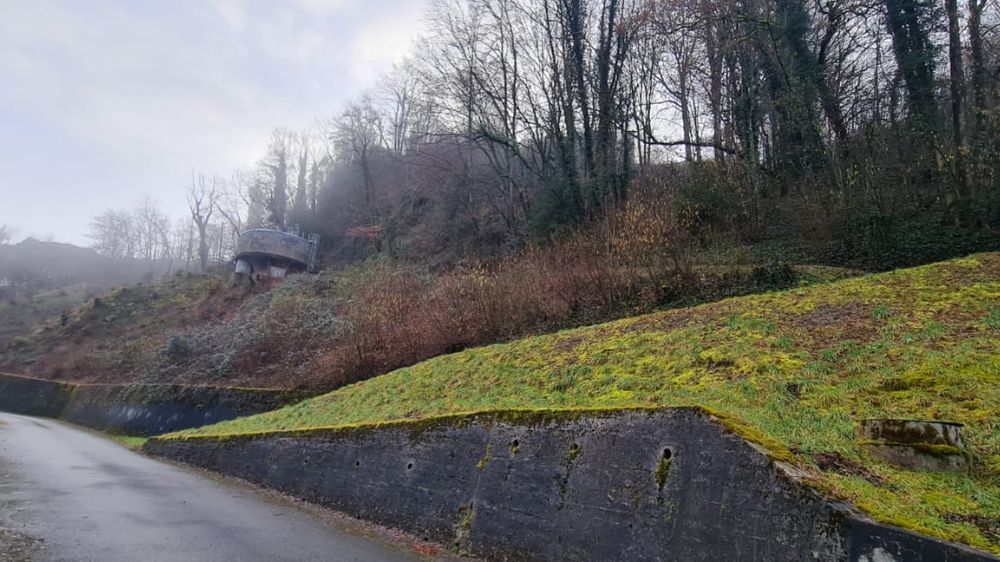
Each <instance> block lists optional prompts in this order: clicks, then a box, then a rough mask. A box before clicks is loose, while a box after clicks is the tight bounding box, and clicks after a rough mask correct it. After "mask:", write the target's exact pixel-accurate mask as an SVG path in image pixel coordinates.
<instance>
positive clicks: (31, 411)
mask: <svg viewBox="0 0 1000 562" xmlns="http://www.w3.org/2000/svg"><path fill="white" fill-rule="evenodd" d="M74 388H75V387H74V386H73V385H67V384H62V383H58V382H53V381H46V380H41V379H32V378H28V377H15V376H12V375H4V374H0V410H2V411H4V412H11V413H14V414H24V415H29V416H42V417H48V418H57V417H59V416H60V415H61V414H62V412H63V411H64V410H65V409H66V406H67V404H69V400H70V398H71V397H72V396H73V390H74Z"/></svg>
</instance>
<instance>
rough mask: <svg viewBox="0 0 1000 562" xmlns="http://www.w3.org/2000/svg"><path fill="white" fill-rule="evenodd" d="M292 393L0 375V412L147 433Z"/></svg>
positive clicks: (219, 417)
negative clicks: (48, 379)
mask: <svg viewBox="0 0 1000 562" xmlns="http://www.w3.org/2000/svg"><path fill="white" fill-rule="evenodd" d="M303 398H305V395H303V394H301V393H296V392H288V391H276V390H265V389H240V388H220V387H200V386H180V385H104V384H95V385H87V384H83V385H75V384H69V383H60V382H53V381H47V380H40V379H32V378H27V377H19V376H14V375H5V374H0V410H3V411H7V412H12V413H16V414H25V415H33V416H41V417H50V418H62V419H65V420H67V421H70V422H73V423H76V424H79V425H83V426H86V427H90V428H93V429H99V430H102V431H108V432H111V433H116V434H121V435H134V436H150V435H160V434H163V433H169V432H172V431H179V430H181V429H187V428H191V427H199V426H203V425H207V424H212V423H215V422H219V421H223V420H229V419H233V418H236V417H240V416H249V415H254V414H259V413H261V412H266V411H269V410H274V409H276V408H280V407H281V406H284V405H286V404H289V403H292V402H295V401H298V400H301V399H303Z"/></svg>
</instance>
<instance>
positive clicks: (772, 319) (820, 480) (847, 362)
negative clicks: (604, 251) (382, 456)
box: [181, 253, 1000, 553]
mask: <svg viewBox="0 0 1000 562" xmlns="http://www.w3.org/2000/svg"><path fill="white" fill-rule="evenodd" d="M998 340H1000V254H997V253H992V254H979V255H975V256H972V257H969V258H964V259H957V260H952V261H948V262H943V263H939V264H934V265H928V266H924V267H918V268H914V269H908V270H900V271H895V272H890V273H885V274H880V275H873V276H868V277H863V278H855V279H847V280H843V281H838V282H835V283H832V284H828V285H818V286H813V287H806V288H800V289H793V290H788V291H783V292H775V293H769V294H762V295H754V296H748V297H740V298H733V299H729V300H724V301H721V302H717V303H713V304H706V305H702V306H697V307H693V308H688V309H679V310H673V311H667V312H662V313H656V314H651V315H646V316H641V317H636V318H631V319H626V320H620V321H615V322H611V323H607V324H602V325H598V326H592V327H586V328H579V329H574V330H567V331H563V332H559V333H556V334H552V335H546V336H541V337H534V338H529V339H524V340H520V341H516V342H513V343H508V344H502V345H493V346H489V347H482V348H476V349H470V350H466V351H464V352H461V353H457V354H453V355H448V356H443V357H439V358H435V359H432V360H430V361H426V362H423V363H420V364H418V365H415V366H413V367H410V368H404V369H400V370H397V371H395V372H393V373H390V374H388V375H384V376H381V377H377V378H374V379H371V380H368V381H365V382H361V383H358V384H355V385H352V386H349V387H345V388H342V389H339V390H337V391H335V392H332V393H330V394H326V395H324V396H320V397H318V398H315V399H312V400H309V401H306V402H304V403H301V404H299V405H296V406H292V407H288V408H285V409H282V410H278V411H275V412H271V413H267V414H263V415H260V416H255V417H251V418H244V419H240V420H235V421H232V422H227V423H222V424H218V425H215V426H211V427H206V428H201V429H198V430H193V431H190V432H186V433H182V434H181V435H227V434H234V433H263V432H274V431H280V430H295V429H308V428H317V427H330V426H342V425H349V424H369V423H378V422H383V421H387V420H398V419H418V418H427V417H433V416H439V415H444V414H449V413H457V412H472V411H483V410H497V409H518V408H532V409H539V408H593V407H601V408H609V407H611V408H618V407H637V406H644V407H650V406H690V405H697V406H702V407H706V408H708V409H710V410H712V411H713V412H717V413H718V415H719V417H721V418H722V419H724V420H725V421H726V423H727V424H729V426H730V427H731V428H732V429H734V430H735V431H737V432H739V433H741V434H742V435H743V436H744V437H746V438H748V439H750V440H752V441H755V442H757V443H760V444H762V445H764V446H765V447H767V448H768V449H769V450H770V451H771V453H772V455H774V456H775V457H776V458H781V459H783V460H786V461H789V462H791V463H793V464H795V465H797V466H799V467H800V468H802V469H804V470H806V471H807V472H808V473H810V474H811V478H810V482H811V484H812V485H814V486H815V487H816V488H818V489H820V490H821V491H823V492H824V493H826V494H829V495H831V496H834V497H837V498H841V499H843V500H847V501H849V502H851V503H853V504H854V505H855V506H857V507H858V508H860V509H862V510H863V511H865V512H867V513H869V514H870V515H872V516H873V517H875V518H876V519H878V520H880V521H882V522H886V523H891V524H896V525H899V526H902V527H906V528H909V529H913V530H916V531H920V532H924V533H927V534H929V535H932V536H936V537H941V538H945V539H949V540H955V541H958V542H963V543H966V544H970V545H973V546H976V547H979V548H984V549H987V550H990V551H992V552H995V553H1000V422H998V419H1000V416H998V414H1000V346H998V345H997V342H998ZM868 417H899V418H928V419H929V418H933V419H943V420H952V421H957V422H961V423H964V424H965V425H966V428H965V440H966V443H967V446H968V448H969V452H970V454H971V460H972V469H971V471H970V473H969V474H968V475H959V474H943V473H928V472H909V471H904V470H900V469H896V468H893V467H892V466H890V465H887V464H884V463H881V462H876V461H874V460H872V459H871V458H870V457H868V456H867V455H866V454H865V453H864V452H863V451H862V449H861V448H860V446H859V444H858V442H857V441H856V438H855V435H854V429H855V423H856V420H858V419H862V418H868Z"/></svg>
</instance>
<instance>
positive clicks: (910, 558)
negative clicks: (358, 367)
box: [146, 409, 995, 562]
mask: <svg viewBox="0 0 1000 562" xmlns="http://www.w3.org/2000/svg"><path fill="white" fill-rule="evenodd" d="M146 450H147V451H148V452H150V453H153V454H156V455H160V456H164V457H168V458H171V459H175V460H180V461H183V462H187V463H190V464H194V465H197V466H201V467H204V468H208V469H211V470H215V471H219V472H222V473H225V474H229V475H233V476H237V477H241V478H244V479H247V480H250V481H252V482H256V483H258V484H262V485H265V486H268V487H271V488H275V489H278V490H282V491H284V492H287V493H291V494H293V495H296V496H298V497H301V498H304V499H307V500H310V501H313V502H317V503H320V504H324V505H327V506H330V507H333V508H335V509H337V510H340V511H343V512H347V513H349V514H352V515H354V516H357V517H360V518H363V519H368V520H371V521H375V522H378V523H381V524H384V525H390V526H394V527H398V528H400V529H403V530H406V531H408V532H411V533H415V534H419V535H422V536H425V537H428V538H430V539H433V540H436V541H440V542H444V543H448V544H453V545H455V546H456V547H457V548H459V549H461V550H464V551H468V552H471V553H474V554H477V555H480V556H485V557H488V558H493V559H539V560H541V559H560V560H685V561H690V560H713V561H715V560H739V561H761V562H763V561H768V562H770V561H782V560H788V561H793V560H794V561H798V560H823V561H841V560H851V561H857V562H875V561H880V562H889V561H894V562H895V561H903V560H905V561H907V562H932V561H934V562H937V561H941V560H947V561H950V562H971V561H984V560H995V559H992V558H990V557H988V556H984V555H980V554H977V553H974V552H972V551H970V550H967V549H964V548H961V547H958V546H955V545H951V544H946V543H942V542H938V541H935V540H931V539H927V538H924V537H921V536H918V535H915V534H912V533H908V532H906V531H903V530H900V529H895V528H891V527H886V526H882V525H878V524H874V523H871V522H867V521H865V520H863V519H862V518H860V517H858V516H857V515H855V514H853V513H851V512H850V511H848V510H846V509H845V508H843V507H836V506H833V505H831V504H830V503H828V502H826V501H825V500H824V499H823V498H821V497H820V496H819V495H818V494H816V493H815V492H814V491H812V490H811V489H809V488H807V487H805V486H803V485H801V484H800V483H798V482H796V481H795V480H794V478H793V477H791V476H789V473H788V472H786V471H785V470H783V469H781V468H779V467H778V465H776V464H775V463H772V462H771V460H770V459H769V458H768V457H767V456H766V455H765V454H764V453H762V452H761V451H760V450H758V449H757V448H755V447H754V446H752V445H750V444H748V443H747V442H746V441H744V440H743V439H742V438H740V437H738V436H736V435H734V434H732V433H730V432H728V431H727V430H726V429H725V428H724V427H723V426H722V425H721V424H720V423H718V422H717V421H716V420H714V418H712V417H711V416H709V415H708V414H706V413H704V412H702V411H701V410H697V409H673V410H659V411H624V412H622V411H619V412H591V413H587V414H580V413H569V412H567V413H544V414H541V413H499V414H481V415H475V416H470V417H453V418H446V419H440V420H432V421H429V422H417V423H413V424H392V425H383V426H374V427H360V428H353V429H343V430H320V431H311V432H291V433H283V434H270V435H260V436H231V437H216V438H192V439H188V440H183V439H169V440H162V439H154V440H152V441H150V442H149V443H147V445H146Z"/></svg>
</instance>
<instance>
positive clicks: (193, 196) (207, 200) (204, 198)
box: [187, 174, 220, 273]
mask: <svg viewBox="0 0 1000 562" xmlns="http://www.w3.org/2000/svg"><path fill="white" fill-rule="evenodd" d="M219 196H220V189H219V179H218V178H215V177H213V178H212V179H211V181H209V180H206V179H205V176H204V175H202V174H199V175H198V176H197V177H195V176H194V174H192V175H191V185H190V186H189V187H188V192H187V201H188V210H189V211H190V212H191V220H192V221H194V225H195V227H196V228H197V229H198V265H199V267H200V270H201V272H202V273H204V272H206V271H207V270H208V253H209V243H208V226H209V222H210V221H211V220H212V214H213V213H214V212H215V209H216V205H217V204H218V201H219Z"/></svg>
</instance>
